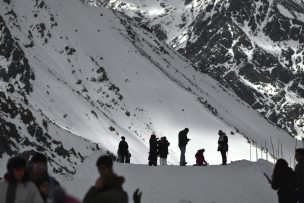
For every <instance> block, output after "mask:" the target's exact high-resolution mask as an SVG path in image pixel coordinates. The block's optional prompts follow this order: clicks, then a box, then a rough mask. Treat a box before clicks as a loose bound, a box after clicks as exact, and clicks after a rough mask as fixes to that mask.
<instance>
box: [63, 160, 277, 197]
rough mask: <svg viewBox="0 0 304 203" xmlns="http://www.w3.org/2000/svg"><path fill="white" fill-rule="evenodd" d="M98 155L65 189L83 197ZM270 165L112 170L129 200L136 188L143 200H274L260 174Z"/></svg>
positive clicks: (93, 177)
mask: <svg viewBox="0 0 304 203" xmlns="http://www.w3.org/2000/svg"><path fill="white" fill-rule="evenodd" d="M97 158H98V154H94V156H92V157H90V158H89V159H87V160H86V161H85V162H84V163H83V164H82V165H80V166H79V167H78V168H77V173H76V174H75V176H74V179H73V180H72V181H70V182H65V183H64V186H65V187H66V189H67V192H68V193H69V194H72V195H76V197H78V198H79V199H83V197H84V195H85V193H86V192H87V190H88V189H89V188H90V187H91V186H92V185H94V183H95V181H96V179H97V178H98V172H97V169H96V167H95V162H96V160H97ZM272 170H273V165H272V164H270V163H269V162H266V161H262V160H259V161H258V162H254V163H252V162H248V161H238V162H234V163H232V164H231V165H227V166H207V167H179V166H167V167H162V166H159V167H149V166H143V165H133V164H131V165H124V164H115V165H114V171H115V172H117V174H119V175H122V176H124V177H125V183H124V185H123V187H124V189H125V190H126V191H127V192H128V196H129V202H132V195H133V192H134V191H135V190H136V188H140V190H141V191H142V192H143V194H142V202H149V203H158V202H166V203H189V202H191V203H201V202H204V203H231V202H234V203H243V202H244V201H246V202H248V203H257V202H269V203H275V202H277V194H276V191H274V190H272V189H271V186H270V185H269V184H268V182H267V180H266V178H265V177H264V175H263V173H267V174H268V175H269V176H271V174H272Z"/></svg>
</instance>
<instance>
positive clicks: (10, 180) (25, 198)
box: [0, 157, 43, 203]
mask: <svg viewBox="0 0 304 203" xmlns="http://www.w3.org/2000/svg"><path fill="white" fill-rule="evenodd" d="M0 203H43V199H42V197H41V195H40V193H39V191H38V189H37V187H36V186H35V185H34V183H32V182H30V180H29V174H28V172H27V170H26V161H25V159H23V158H20V157H13V158H11V159H9V161H8V164H7V174H6V175H5V178H4V181H3V182H1V183H0Z"/></svg>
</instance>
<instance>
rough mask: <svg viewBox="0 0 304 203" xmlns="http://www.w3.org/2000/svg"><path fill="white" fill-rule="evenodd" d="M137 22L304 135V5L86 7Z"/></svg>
mask: <svg viewBox="0 0 304 203" xmlns="http://www.w3.org/2000/svg"><path fill="white" fill-rule="evenodd" d="M85 3H88V4H91V5H95V6H107V7H110V8H113V9H116V10H119V11H121V12H123V13H125V14H127V15H129V16H130V17H132V18H134V19H135V20H136V21H137V22H138V23H139V24H140V25H142V27H145V28H147V29H148V30H150V31H151V32H153V33H154V34H155V35H157V36H158V38H159V39H161V40H164V41H166V43H167V44H168V45H170V46H172V47H173V48H175V49H176V50H178V51H179V52H180V53H182V54H183V55H184V56H185V57H186V58H187V59H189V60H190V61H191V62H192V63H193V64H194V65H195V67H197V69H198V70H200V71H201V72H202V73H207V74H208V75H210V76H211V77H213V78H215V79H216V80H217V81H220V82H221V83H222V84H223V85H224V86H226V87H228V88H230V89H232V90H233V91H234V92H235V93H236V94H237V95H238V96H239V97H240V98H241V99H242V100H243V101H245V102H246V103H248V104H249V105H250V106H251V107H252V108H254V109H255V110H256V111H258V112H259V113H260V114H261V115H263V116H264V117H265V118H266V119H268V120H269V121H270V122H271V123H273V124H274V125H276V126H278V127H280V128H282V129H284V130H286V131H287V132H288V133H289V134H290V135H292V136H298V138H300V137H303V135H304V107H303V104H304V4H303V2H302V1H290V0H249V1H247V0H206V1H199V0H190V1H189V0H185V1H181V0H163V1H156V0H155V1H153V0H149V1H138V0H132V1H123V0H122V1H118V0H111V1H102V0H95V1H92V0H90V1H85Z"/></svg>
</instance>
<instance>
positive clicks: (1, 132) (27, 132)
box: [0, 1, 101, 175]
mask: <svg viewBox="0 0 304 203" xmlns="http://www.w3.org/2000/svg"><path fill="white" fill-rule="evenodd" d="M36 3H37V5H38V2H36ZM10 4H11V1H4V2H1V7H2V6H3V7H2V9H4V8H5V10H6V13H1V14H0V87H1V88H0V159H1V160H2V161H1V162H2V163H4V164H5V160H7V159H8V158H9V157H12V156H15V155H17V154H21V155H22V156H24V157H25V158H29V157H30V156H31V155H32V154H33V153H34V152H35V151H39V152H42V153H45V154H47V155H48V158H49V164H50V166H51V168H52V170H53V171H52V172H53V173H57V174H61V175H66V174H74V173H75V167H76V165H78V164H79V163H81V162H83V161H84V159H85V157H87V156H89V155H90V154H91V153H92V152H93V151H96V150H101V149H100V148H99V146H98V145H97V144H94V143H92V142H89V141H88V140H85V139H83V138H80V137H78V136H76V135H74V134H73V133H71V132H69V131H67V130H65V129H63V128H62V127H60V126H58V125H57V124H56V123H55V122H54V121H53V120H50V118H49V117H48V116H46V115H45V114H44V112H43V111H42V110H41V109H37V108H35V107H34V106H33V104H32V103H31V101H29V99H30V95H31V94H33V91H34V90H33V83H34V82H35V79H36V74H35V72H34V70H33V67H32V65H31V64H30V63H29V59H28V56H26V54H25V50H26V49H27V48H31V47H33V46H34V42H33V35H32V32H31V30H28V33H26V34H27V35H26V36H27V39H26V43H24V44H22V45H20V41H22V40H21V39H20V38H17V37H16V36H13V35H12V33H11V31H10V29H9V28H11V29H12V28H16V29H17V30H18V31H22V30H21V26H20V24H19V22H18V18H17V14H16V13H15V12H14V9H13V7H10ZM42 5H43V3H42V2H40V6H42ZM2 15H4V16H5V17H6V18H7V19H9V20H8V22H9V23H6V22H5V20H4V18H3V17H2ZM9 26H10V27H9ZM34 29H37V30H38V32H41V33H43V31H44V29H45V27H44V25H43V24H40V25H37V27H35V28H33V30H34ZM23 31H24V30H23ZM30 100H31V99H30ZM2 167H3V166H2V165H1V169H3V168H2ZM1 175H2V174H1Z"/></svg>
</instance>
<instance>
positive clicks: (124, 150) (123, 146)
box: [118, 136, 129, 163]
mask: <svg viewBox="0 0 304 203" xmlns="http://www.w3.org/2000/svg"><path fill="white" fill-rule="evenodd" d="M128 153H129V146H128V143H127V142H126V138H125V137H124V136H122V137H121V141H120V142H119V145H118V157H119V159H120V163H126V159H127V156H128Z"/></svg>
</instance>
